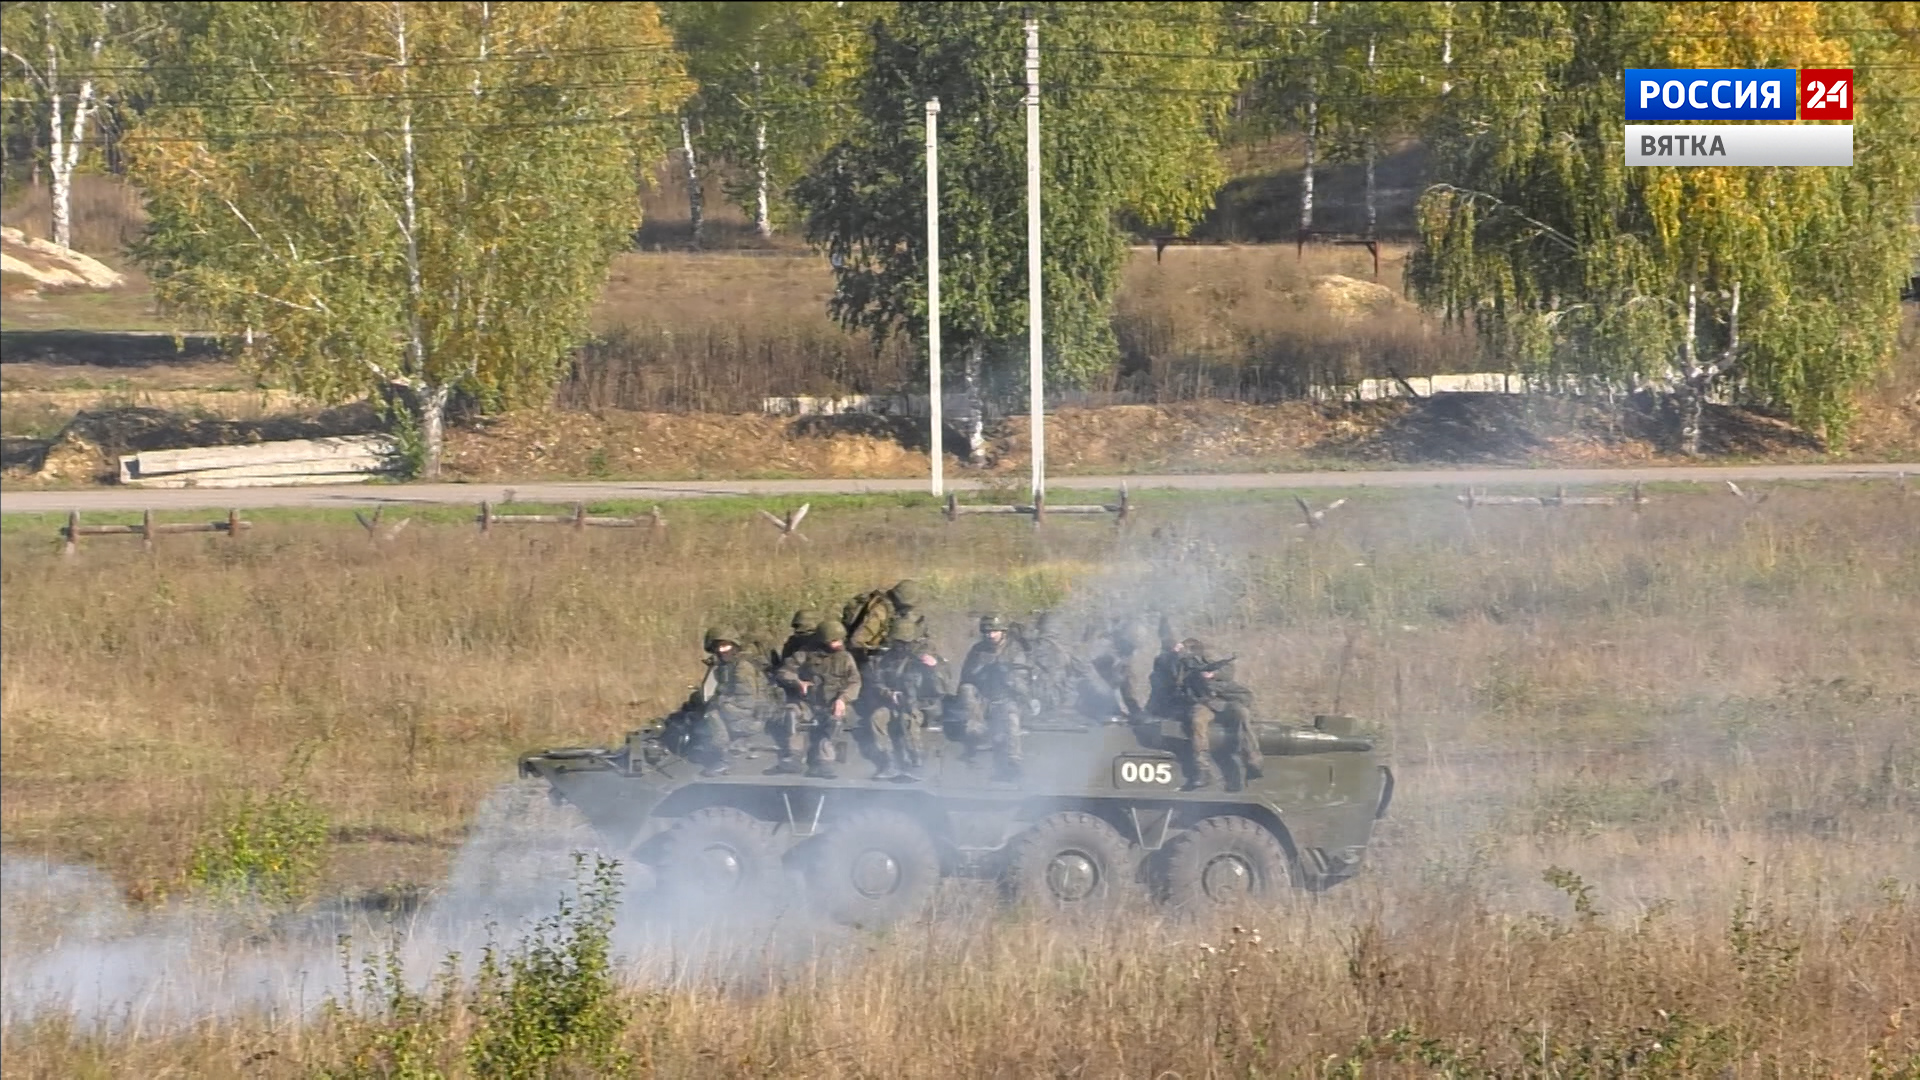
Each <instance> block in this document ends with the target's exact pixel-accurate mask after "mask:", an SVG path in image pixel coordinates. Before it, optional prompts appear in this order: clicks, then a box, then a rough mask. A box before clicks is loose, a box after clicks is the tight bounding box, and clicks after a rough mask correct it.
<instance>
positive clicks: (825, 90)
mask: <svg viewBox="0 0 1920 1080" xmlns="http://www.w3.org/2000/svg"><path fill="white" fill-rule="evenodd" d="M883 7H885V5H880V4H872V3H853V4H844V3H840V4H836V3H762V2H748V3H715V2H700V3H690V2H681V3H674V4H669V5H667V6H666V8H665V11H666V15H667V20H668V23H669V24H670V25H671V26H672V28H673V31H674V37H675V39H676V40H678V41H679V42H680V46H681V49H682V51H683V52H684V53H685V54H686V57H687V70H688V74H689V75H690V76H692V78H693V80H694V82H695V84H696V85H697V86H698V87H699V91H698V95H697V98H696V99H695V101H696V104H697V108H698V110H699V115H700V121H701V127H702V132H703V135H704V143H705V146H704V149H705V150H706V151H707V152H709V153H713V154H716V155H718V156H720V157H723V158H725V159H726V160H727V161H728V162H729V163H731V164H732V165H733V166H734V168H733V170H732V172H731V173H730V174H729V175H728V176H727V177H726V182H725V190H726V192H727V196H728V198H730V199H731V200H732V201H733V202H735V203H736V204H737V205H739V206H740V207H741V209H743V210H745V211H746V212H747V214H748V216H749V217H750V218H751V220H752V221H753V224H754V231H755V232H756V233H758V234H759V235H760V236H761V237H762V238H765V237H770V236H772V235H773V231H774V228H775V226H776V224H778V223H779V221H780V219H782V218H784V217H786V216H787V213H786V212H787V206H788V204H787V200H786V191H787V188H788V187H789V186H790V185H791V184H792V183H793V181H794V180H795V179H797V178H798V177H799V176H800V174H801V173H803V172H804V171H805V170H806V168H807V167H808V166H810V165H812V164H813V162H814V161H815V160H816V159H818V158H819V156H820V155H821V153H823V152H824V151H825V150H826V147H827V145H828V144H829V143H830V142H831V141H832V140H833V139H834V137H836V136H837V135H838V134H839V133H840V132H841V131H842V130H843V129H844V127H845V123H844V121H845V119H846V118H847V116H848V112H849V110H848V109H847V108H846V102H845V101H843V100H842V99H843V98H844V96H845V95H846V94H847V93H848V92H849V90H850V88H851V85H852V83H853V80H854V79H855V78H856V77H857V75H858V74H859V71H860V68H861V66H862V62H863V57H862V52H863V45H864V43H865V33H864V30H865V27H864V25H863V22H862V20H863V19H867V18H871V17H874V16H876V15H878V14H879V13H880V9H882V8H883ZM685 153H686V156H687V160H688V162H689V183H692V182H693V181H692V170H693V169H694V168H695V166H694V165H693V164H691V163H692V162H694V161H695V150H694V145H693V138H692V134H691V131H688V132H687V134H686V138H685Z"/></svg>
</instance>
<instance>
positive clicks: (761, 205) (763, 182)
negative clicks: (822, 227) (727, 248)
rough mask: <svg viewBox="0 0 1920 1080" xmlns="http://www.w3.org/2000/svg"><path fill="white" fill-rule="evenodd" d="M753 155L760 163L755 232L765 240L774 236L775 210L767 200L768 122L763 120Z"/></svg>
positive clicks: (756, 175)
mask: <svg viewBox="0 0 1920 1080" xmlns="http://www.w3.org/2000/svg"><path fill="white" fill-rule="evenodd" d="M753 155H754V159H755V160H756V161H758V162H759V165H758V166H757V167H756V169H755V174H754V184H755V187H756V191H757V200H758V201H756V202H755V204H754V209H753V231H754V232H756V233H759V234H760V238H761V239H763V240H765V239H769V238H771V237H772V236H773V209H772V207H771V205H770V204H769V200H768V198H767V122H766V121H765V120H762V121H760V122H759V124H758V126H756V127H755V128H754V132H753Z"/></svg>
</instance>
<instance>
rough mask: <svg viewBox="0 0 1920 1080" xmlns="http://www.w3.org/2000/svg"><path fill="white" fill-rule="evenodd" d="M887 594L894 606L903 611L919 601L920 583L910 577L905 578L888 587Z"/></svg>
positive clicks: (914, 605) (916, 604)
mask: <svg viewBox="0 0 1920 1080" xmlns="http://www.w3.org/2000/svg"><path fill="white" fill-rule="evenodd" d="M887 595H888V596H890V597H892V598H893V606H894V607H896V608H899V609H901V610H903V611H905V610H909V609H912V608H914V607H916V606H918V605H919V603H920V583H919V582H917V581H915V580H913V579H912V578H905V579H903V580H902V581H901V582H900V583H899V584H897V585H895V586H894V587H893V588H891V589H888V590H887Z"/></svg>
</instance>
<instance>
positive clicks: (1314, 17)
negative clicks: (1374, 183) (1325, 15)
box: [1300, 0, 1320, 234]
mask: <svg viewBox="0 0 1920 1080" xmlns="http://www.w3.org/2000/svg"><path fill="white" fill-rule="evenodd" d="M1319 24H1320V0H1314V2H1313V4H1312V5H1311V6H1310V7H1309V8H1308V9H1307V25H1308V26H1318V25H1319ZM1318 48H1319V43H1318V41H1317V40H1315V39H1314V38H1313V37H1311V36H1309V37H1308V40H1307V49H1308V53H1307V62H1308V63H1309V64H1318V62H1319V57H1318V53H1317V50H1318ZM1319 149H1320V77H1319V75H1318V73H1314V74H1309V75H1308V76H1307V162H1306V167H1305V168H1304V169H1303V170H1302V171H1301V173H1300V232H1301V233H1302V234H1305V233H1306V232H1307V230H1309V229H1311V228H1313V165H1314V158H1315V157H1316V156H1317V154H1318V151H1319Z"/></svg>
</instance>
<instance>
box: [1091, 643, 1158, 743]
mask: <svg viewBox="0 0 1920 1080" xmlns="http://www.w3.org/2000/svg"><path fill="white" fill-rule="evenodd" d="M1152 640H1153V637H1152V635H1151V634H1149V633H1148V632H1147V629H1146V628H1145V627H1144V626H1141V625H1139V624H1137V623H1133V622H1124V621H1123V622H1121V623H1118V624H1117V625H1115V626H1114V628H1113V629H1112V630H1110V631H1108V633H1107V651H1106V652H1103V653H1101V654H1100V655H1099V656H1098V657H1095V658H1094V661H1093V670H1094V674H1096V675H1098V676H1099V683H1098V685H1096V684H1095V683H1094V681H1093V680H1088V683H1087V687H1088V693H1087V695H1086V697H1085V701H1086V704H1085V705H1084V706H1083V710H1084V711H1086V712H1088V713H1089V714H1091V715H1093V716H1094V717H1095V718H1097V719H1101V720H1112V721H1114V722H1127V723H1134V724H1141V723H1145V722H1146V720H1147V708H1146V706H1145V705H1143V704H1141V702H1140V676H1139V666H1140V659H1141V657H1140V654H1141V651H1142V650H1144V649H1145V648H1146V647H1147V644H1148V643H1149V642H1151V641H1152Z"/></svg>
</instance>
